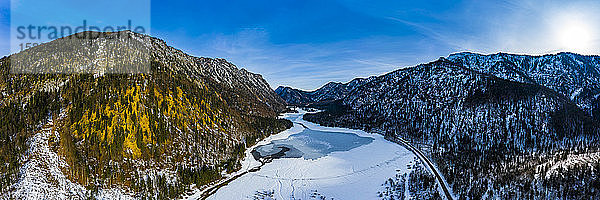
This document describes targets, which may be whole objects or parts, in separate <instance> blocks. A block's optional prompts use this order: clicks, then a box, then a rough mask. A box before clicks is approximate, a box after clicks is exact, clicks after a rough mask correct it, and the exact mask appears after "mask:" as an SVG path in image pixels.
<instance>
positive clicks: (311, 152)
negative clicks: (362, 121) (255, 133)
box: [255, 128, 374, 160]
mask: <svg viewBox="0 0 600 200" xmlns="http://www.w3.org/2000/svg"><path fill="white" fill-rule="evenodd" d="M373 140H374V139H373V138H370V137H361V136H358V135H356V134H353V133H345V132H328V131H319V130H312V129H308V128H306V129H304V130H303V131H302V132H300V133H296V134H292V135H290V136H289V137H288V138H286V139H280V140H273V141H271V143H269V144H266V145H261V146H258V147H256V149H255V150H256V151H257V152H258V153H260V156H261V157H264V156H268V155H273V154H276V153H278V152H280V151H281V150H282V149H285V148H288V149H289V151H286V152H285V154H284V155H283V156H282V158H304V159H306V160H309V159H317V158H321V157H324V156H326V155H328V154H329V153H331V152H335V151H349V150H351V149H354V148H356V147H360V146H362V145H366V144H369V143H371V142H373ZM282 147H285V148H282Z"/></svg>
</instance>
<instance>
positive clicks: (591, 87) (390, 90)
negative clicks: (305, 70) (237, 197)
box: [284, 53, 600, 199]
mask: <svg viewBox="0 0 600 200" xmlns="http://www.w3.org/2000/svg"><path fill="white" fill-rule="evenodd" d="M470 56H473V57H475V58H471V57H470ZM513 57H514V58H513ZM517 58H520V59H517ZM573 59H575V60H579V61H580V62H577V61H574V60H573ZM461 60H464V61H461ZM507 60H508V61H507ZM519 60H521V61H519ZM532 60H537V61H532ZM595 60H596V57H595V56H580V55H576V54H566V53H561V54H556V55H547V56H540V57H536V56H518V55H508V54H496V55H489V56H483V55H477V54H471V53H461V54H455V55H452V56H450V57H449V58H441V59H439V60H437V61H434V62H431V63H428V64H423V65H419V66H415V67H411V68H405V69H400V70H397V71H394V72H391V73H388V74H385V75H382V76H379V77H375V78H370V79H369V80H368V81H365V82H363V83H362V84H360V86H359V87H356V88H354V89H353V90H352V91H350V92H349V93H347V95H346V96H344V97H343V98H340V99H337V100H335V101H331V102H330V104H331V105H333V106H327V107H325V108H327V109H326V110H325V111H324V112H321V113H316V114H312V115H305V119H307V120H309V121H313V122H317V123H320V124H322V125H328V126H342V127H351V128H360V129H365V130H368V131H371V132H377V133H380V134H384V135H385V136H386V137H389V138H390V139H393V138H403V139H406V140H408V141H410V142H412V143H413V144H414V145H416V146H418V147H419V148H421V149H422V150H423V151H425V152H427V153H428V156H429V157H430V159H431V160H433V161H434V162H435V163H436V165H437V167H438V168H439V169H440V171H441V172H442V173H443V174H444V177H446V179H447V181H448V183H449V184H450V185H452V190H453V191H454V192H455V193H456V195H457V197H459V198H461V199H482V198H483V199H485V198H499V199H515V198H517V199H518V198H525V197H527V198H530V197H531V198H535V199H547V198H566V199H577V198H583V199H587V198H599V197H600V188H598V185H596V184H595V181H594V180H596V179H597V175H596V173H595V172H597V171H600V161H599V160H597V159H595V158H596V156H595V155H596V154H597V152H600V146H599V145H598V142H599V141H600V123H599V121H598V120H597V119H594V117H593V116H592V113H593V112H592V110H593V109H594V107H593V105H592V106H588V104H587V102H591V101H596V100H597V99H594V98H597V96H594V94H597V93H596V92H597V90H596V88H597V87H598V86H597V84H596V83H597V70H598V65H596V64H594V63H595V62H596V61H595ZM586 61H589V62H586ZM469 63H470V64H469ZM510 63H518V65H517V64H515V65H513V64H510ZM523 63H530V64H523ZM575 63H577V65H574V64H575ZM521 67H522V68H524V69H520V68H521ZM550 69H552V70H550ZM575 69H578V71H575ZM555 71H558V72H555ZM558 74H560V75H558ZM549 76H560V77H562V78H560V77H559V78H556V77H549ZM570 84H572V85H570ZM577 90H581V92H580V93H579V94H576V95H571V94H572V93H571V92H572V91H577ZM583 91H586V92H583ZM284 99H285V98H284ZM590 108H592V109H591V110H590ZM572 158H577V159H572ZM566 163H568V164H566ZM556 169H560V170H556Z"/></svg>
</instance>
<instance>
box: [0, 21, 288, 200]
mask: <svg viewBox="0 0 600 200" xmlns="http://www.w3.org/2000/svg"><path fill="white" fill-rule="evenodd" d="M90 33H91V32H85V33H79V34H77V35H75V36H73V37H77V38H78V39H73V38H62V39H58V40H55V41H52V42H49V43H45V44H42V45H39V46H36V47H34V48H32V49H28V50H25V51H23V52H21V53H18V54H14V55H11V56H9V57H4V58H2V59H1V60H0V113H2V118H1V119H0V159H1V160H2V161H3V163H4V164H3V165H2V166H0V199H13V198H14V199H65V198H66V199H86V198H88V197H96V198H105V199H119V198H153V199H165V198H177V197H180V196H181V195H182V194H184V193H185V192H187V191H190V188H193V187H196V188H202V187H203V186H204V185H206V184H209V183H211V182H213V181H216V180H219V179H220V178H221V176H222V173H229V172H233V171H234V170H236V169H237V168H239V160H240V159H241V158H242V156H243V155H242V154H243V152H244V149H245V147H246V146H247V145H251V144H253V143H255V142H256V141H257V140H258V139H261V138H264V137H266V136H268V135H270V134H272V133H276V132H279V131H281V130H283V129H285V128H287V127H290V126H291V123H290V122H289V121H286V120H280V119H277V118H276V117H277V115H278V113H280V112H281V111H283V109H285V107H284V101H283V100H282V99H281V98H280V97H279V96H277V94H276V93H275V92H274V91H273V90H272V89H271V88H270V86H269V85H268V84H267V82H266V81H265V80H264V79H263V78H262V76H261V75H259V74H254V73H251V72H248V71H247V70H245V69H239V68H237V67H236V66H235V65H233V64H232V63H229V62H227V61H226V60H224V59H212V58H199V57H194V56H190V55H188V54H185V53H184V52H182V51H180V50H177V49H175V48H173V47H170V46H168V45H167V44H166V43H165V42H164V41H162V40H160V39H158V38H153V37H149V36H146V35H141V34H137V33H133V32H129V31H124V32H118V33H95V34H90ZM11 67H12V68H11ZM145 68H146V69H145ZM11 69H12V70H13V71H11ZM15 69H17V70H18V71H16V72H17V73H11V72H15V71H14V70H15ZM34 72H45V73H44V74H34ZM61 72H67V73H61ZM81 72H83V73H81ZM137 72H141V73H137Z"/></svg>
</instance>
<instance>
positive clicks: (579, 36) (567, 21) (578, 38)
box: [556, 17, 593, 52]
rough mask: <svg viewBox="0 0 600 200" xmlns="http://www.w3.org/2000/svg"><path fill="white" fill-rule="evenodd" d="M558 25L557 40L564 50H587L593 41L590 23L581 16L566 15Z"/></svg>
mask: <svg viewBox="0 0 600 200" xmlns="http://www.w3.org/2000/svg"><path fill="white" fill-rule="evenodd" d="M557 25H558V26H557V27H556V42H557V43H558V45H559V47H560V48H561V50H563V51H573V52H578V51H586V50H588V49H589V48H590V47H591V45H592V42H593V33H592V31H591V27H590V25H588V24H586V22H585V21H583V20H582V19H581V18H580V17H564V18H562V19H560V20H559V21H558V24H557Z"/></svg>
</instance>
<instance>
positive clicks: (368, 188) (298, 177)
mask: <svg viewBox="0 0 600 200" xmlns="http://www.w3.org/2000/svg"><path fill="white" fill-rule="evenodd" d="M304 113H306V112H304V111H300V113H290V114H286V116H285V118H287V119H289V120H291V121H293V122H294V127H292V128H291V129H288V130H286V131H283V132H281V133H279V134H276V135H273V136H270V137H268V138H267V139H265V140H263V141H261V142H259V143H258V144H257V145H256V146H260V145H265V144H268V143H270V142H271V141H273V140H281V139H285V138H287V137H289V136H290V135H292V134H297V133H300V132H302V131H303V130H304V129H305V128H304V127H303V126H302V125H304V126H306V127H307V128H309V129H312V130H318V131H329V132H344V133H352V134H356V135H358V136H361V137H370V138H373V142H371V143H369V144H366V145H363V146H359V147H356V148H353V149H351V150H349V151H337V152H332V153H329V154H328V155H327V156H324V157H320V158H318V159H314V160H313V159H304V158H281V159H275V160H273V161H272V162H271V163H267V164H265V165H264V166H263V167H262V168H261V169H260V170H259V171H256V172H250V173H247V174H244V175H242V176H240V177H239V178H237V179H235V180H233V181H232V182H230V183H229V184H227V185H226V186H223V187H222V188H220V189H219V190H218V191H217V192H216V193H215V194H213V195H212V196H210V197H209V198H208V199H218V200H224V199H252V198H253V197H254V196H255V195H258V196H273V197H274V198H276V199H294V198H296V199H315V198H319V197H326V198H327V199H330V198H334V199H376V198H377V192H378V191H381V190H382V186H381V185H382V184H383V183H384V182H385V181H386V180H387V179H388V178H390V177H394V176H395V175H396V174H398V173H404V172H409V169H408V165H409V163H410V162H411V161H413V160H414V158H415V155H414V154H413V153H412V152H411V151H409V150H407V149H405V148H404V147H402V146H400V145H398V144H395V143H393V142H390V141H387V140H385V139H384V138H383V136H381V135H378V134H370V133H366V132H364V131H360V130H351V129H345V128H330V127H322V126H319V125H317V124H314V123H311V122H307V121H304V120H303V119H302V115H303V114H304ZM301 124H302V125H301ZM251 149H252V148H249V149H248V151H247V152H246V159H245V160H244V161H243V162H242V166H243V167H242V170H241V172H244V171H247V170H248V169H251V168H253V167H256V166H260V164H261V163H260V162H258V161H256V160H254V159H253V157H252V155H251V153H250V150H251Z"/></svg>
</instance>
